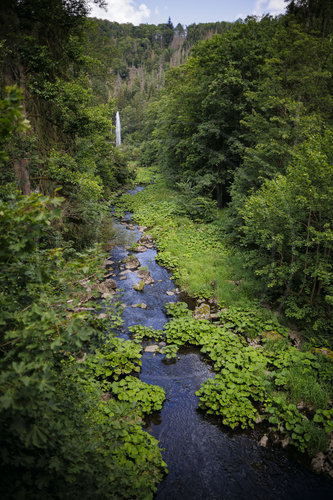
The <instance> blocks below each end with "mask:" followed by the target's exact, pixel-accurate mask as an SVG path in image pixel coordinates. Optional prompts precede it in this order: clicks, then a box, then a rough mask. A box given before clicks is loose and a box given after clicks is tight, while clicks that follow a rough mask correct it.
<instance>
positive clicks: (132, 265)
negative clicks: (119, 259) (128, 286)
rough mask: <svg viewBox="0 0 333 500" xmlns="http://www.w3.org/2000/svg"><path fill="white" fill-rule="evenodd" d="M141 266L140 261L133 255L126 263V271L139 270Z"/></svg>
mask: <svg viewBox="0 0 333 500" xmlns="http://www.w3.org/2000/svg"><path fill="white" fill-rule="evenodd" d="M139 266H140V261H139V259H138V258H137V257H135V255H131V257H130V258H129V259H128V260H127V262H125V267H126V269H137V268H138V267H139Z"/></svg>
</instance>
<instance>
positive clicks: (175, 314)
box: [165, 302, 192, 318]
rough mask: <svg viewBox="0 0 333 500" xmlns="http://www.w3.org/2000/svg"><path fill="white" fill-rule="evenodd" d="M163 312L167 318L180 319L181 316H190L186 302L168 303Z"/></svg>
mask: <svg viewBox="0 0 333 500" xmlns="http://www.w3.org/2000/svg"><path fill="white" fill-rule="evenodd" d="M165 310H166V313H167V315H168V316H171V317H172V318H181V317H183V316H192V312H191V311H190V310H189V308H188V305H187V304H186V302H168V303H167V304H165Z"/></svg>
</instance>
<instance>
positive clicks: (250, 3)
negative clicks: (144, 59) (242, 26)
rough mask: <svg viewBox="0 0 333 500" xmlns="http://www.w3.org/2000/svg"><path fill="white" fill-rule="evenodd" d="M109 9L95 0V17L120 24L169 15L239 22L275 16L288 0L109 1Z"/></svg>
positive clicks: (189, 21) (176, 20) (181, 20)
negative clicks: (266, 15) (247, 18)
mask: <svg viewBox="0 0 333 500" xmlns="http://www.w3.org/2000/svg"><path fill="white" fill-rule="evenodd" d="M106 1H107V4H108V7H107V11H105V10H103V9H101V8H99V7H96V6H95V5H94V4H93V1H92V0H90V2H91V14H90V15H91V16H92V17H98V18H100V19H108V20H109V21H117V22H118V23H132V24H136V25H137V24H140V23H147V24H159V23H166V22H167V21H168V18H169V17H170V18H171V21H172V22H173V24H174V25H175V26H176V25H177V24H178V23H181V24H183V25H189V24H192V23H196V24H198V23H205V22H215V21H236V19H239V18H242V19H245V18H246V17H247V16H248V15H256V16H262V15H264V14H267V13H270V14H272V15H274V16H276V15H279V14H283V13H284V11H285V5H286V4H285V1H284V0H143V1H140V0H139V1H137V0H106Z"/></svg>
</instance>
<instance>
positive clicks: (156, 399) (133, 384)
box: [111, 376, 165, 414]
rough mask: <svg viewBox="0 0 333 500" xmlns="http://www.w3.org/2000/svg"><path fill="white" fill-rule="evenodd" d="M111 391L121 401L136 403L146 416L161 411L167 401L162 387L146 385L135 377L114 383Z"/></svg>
mask: <svg viewBox="0 0 333 500" xmlns="http://www.w3.org/2000/svg"><path fill="white" fill-rule="evenodd" d="M111 391H112V394H114V395H115V396H117V398H118V400H119V401H127V402H130V403H132V404H133V403H135V405H136V407H137V408H138V409H139V411H140V412H142V413H145V414H149V413H152V412H153V411H157V410H161V408H162V404H163V401H164V400H165V393H164V390H163V389H162V387H159V386H158V385H151V384H146V383H145V382H142V381H141V380H140V379H138V378H136V377H133V376H128V377H125V378H124V379H122V380H120V381H119V382H113V383H112V384H111Z"/></svg>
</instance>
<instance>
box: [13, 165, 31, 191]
mask: <svg viewBox="0 0 333 500" xmlns="http://www.w3.org/2000/svg"><path fill="white" fill-rule="evenodd" d="M28 163H29V162H28V159H27V158H21V159H20V160H14V172H15V177H16V180H17V184H18V187H19V189H20V190H21V191H22V193H23V194H26V195H27V196H29V195H30V194H31V186H30V178H29V172H28V169H27V166H28Z"/></svg>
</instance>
